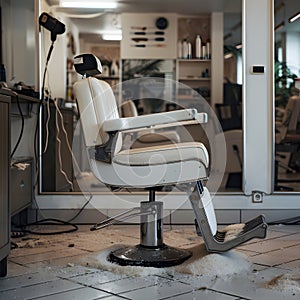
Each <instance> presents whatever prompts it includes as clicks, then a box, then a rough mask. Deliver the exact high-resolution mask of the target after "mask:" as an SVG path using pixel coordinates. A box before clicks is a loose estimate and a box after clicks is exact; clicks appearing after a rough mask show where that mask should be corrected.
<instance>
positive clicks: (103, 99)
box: [74, 78, 209, 188]
mask: <svg viewBox="0 0 300 300" xmlns="http://www.w3.org/2000/svg"><path fill="white" fill-rule="evenodd" d="M74 91H75V94H76V97H77V102H78V108H79V112H80V116H81V123H82V128H83V133H84V136H85V143H86V146H87V148H90V149H91V150H93V149H94V146H96V145H97V146H100V147H101V146H102V145H105V143H107V141H108V140H109V133H110V132H114V133H115V132H122V131H128V130H129V131H130V130H139V128H142V129H145V128H146V129H147V128H149V126H154V127H155V126H156V125H160V124H163V126H164V127H167V126H170V125H169V123H172V125H173V126H174V124H176V125H179V124H181V122H186V121H188V122H194V123H195V122H205V121H206V120H207V116H206V114H201V113H200V114H199V113H198V112H197V111H196V110H195V109H186V110H178V111H172V112H167V113H157V114H153V115H143V116H136V117H130V118H119V114H118V110H117V105H116V101H115V98H114V95H113V92H112V90H111V88H110V86H109V85H108V84H107V83H105V82H103V81H100V80H98V79H96V78H87V79H82V80H80V81H78V82H77V83H76V84H75V86H74ZM119 136H121V134H119ZM121 142H122V139H121V138H120V137H119V140H118V145H117V146H116V147H115V149H114V151H113V153H111V161H110V162H109V161H101V160H99V159H98V160H97V159H96V158H94V157H93V156H91V157H90V158H89V160H90V164H91V169H92V171H93V173H94V175H95V176H96V177H97V178H98V179H99V180H100V181H101V182H103V183H104V184H106V185H108V186H117V187H120V188H122V187H123V188H124V187H125V188H147V187H153V186H164V185H176V184H177V183H184V182H195V181H197V180H199V179H205V178H207V176H208V169H209V157H208V152H207V150H206V148H205V146H204V145H203V144H202V143H198V142H189V143H176V144H174V143H173V144H168V145H163V146H148V147H144V148H137V149H122V150H121V145H120V143H121ZM103 149H104V150H105V148H103ZM93 151H94V150H93ZM89 154H90V152H89Z"/></svg>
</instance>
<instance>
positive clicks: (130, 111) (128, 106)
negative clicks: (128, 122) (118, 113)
mask: <svg viewBox="0 0 300 300" xmlns="http://www.w3.org/2000/svg"><path fill="white" fill-rule="evenodd" d="M122 112H123V117H125V118H127V117H136V116H137V115H138V111H137V109H136V106H135V104H134V102H133V101H132V100H128V101H125V102H124V103H123V104H122Z"/></svg>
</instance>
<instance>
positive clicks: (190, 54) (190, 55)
mask: <svg viewBox="0 0 300 300" xmlns="http://www.w3.org/2000/svg"><path fill="white" fill-rule="evenodd" d="M187 58H188V59H191V58H192V44H191V43H188V55H187Z"/></svg>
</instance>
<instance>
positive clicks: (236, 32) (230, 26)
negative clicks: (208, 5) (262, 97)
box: [216, 11, 243, 192]
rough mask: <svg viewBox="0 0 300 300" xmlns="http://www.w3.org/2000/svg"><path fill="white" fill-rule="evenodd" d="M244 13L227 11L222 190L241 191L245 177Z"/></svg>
mask: <svg viewBox="0 0 300 300" xmlns="http://www.w3.org/2000/svg"><path fill="white" fill-rule="evenodd" d="M242 68H243V66H242V13H241V11H240V12H237V13H225V14H224V89H223V93H224V94H223V101H222V103H218V104H216V112H217V115H218V118H219V120H220V123H221V125H222V128H223V131H224V136H225V140H226V146H227V163H226V169H225V174H224V178H223V182H222V185H221V188H220V192H241V191H242V177H243V127H242V103H243V99H242Z"/></svg>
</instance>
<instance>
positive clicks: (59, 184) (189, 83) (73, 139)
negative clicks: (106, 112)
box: [40, 0, 243, 193]
mask: <svg viewBox="0 0 300 300" xmlns="http://www.w3.org/2000/svg"><path fill="white" fill-rule="evenodd" d="M40 2H41V3H42V4H43V6H42V9H45V10H46V11H50V12H51V13H53V14H54V15H55V17H57V18H58V19H59V20H60V21H62V22H64V23H65V24H66V34H65V35H63V36H61V37H60V39H59V46H58V45H57V46H56V47H59V49H60V50H61V51H60V54H59V55H58V56H59V58H58V59H57V57H53V58H52V62H51V64H52V65H55V66H60V67H61V66H62V67H63V68H64V70H63V74H64V76H65V77H64V76H63V77H62V78H59V79H58V78H57V69H56V70H54V71H53V70H51V68H52V69H53V68H54V69H55V68H56V67H53V66H52V67H51V66H50V68H49V73H48V77H49V86H50V87H51V95H52V96H53V98H55V99H56V100H55V101H52V100H50V101H49V102H48V103H47V107H45V109H44V110H43V114H42V124H43V126H42V145H43V152H44V153H43V158H42V168H41V170H42V180H41V182H42V187H41V191H42V192H51V193H52V192H57V193H60V192H81V191H82V189H83V188H82V187H83V186H84V190H85V191H86V190H89V191H92V192H109V190H108V188H106V186H105V185H104V184H102V183H100V182H99V181H98V180H97V179H96V178H95V177H94V175H93V174H92V172H91V169H90V165H89V160H88V157H87V154H86V149H85V146H84V140H83V137H82V128H81V125H80V123H78V120H79V117H80V115H79V113H78V111H77V109H76V99H75V97H74V94H73V88H72V86H73V83H74V82H75V81H77V80H78V78H79V77H78V75H77V74H76V73H75V72H74V68H73V57H74V55H76V54H79V53H93V54H94V55H96V56H97V57H98V58H99V59H100V60H101V62H102V64H103V73H102V75H100V76H99V79H101V80H105V81H106V82H108V83H109V84H110V85H111V86H112V87H113V88H114V92H115V97H116V99H117V104H118V107H119V113H120V114H121V115H123V116H130V114H129V115H128V111H130V113H131V114H132V113H133V112H134V113H135V114H149V113H157V112H164V111H171V110H174V109H179V108H181V107H187V108H191V107H196V108H197V109H198V110H199V111H201V110H202V109H203V106H202V105H201V104H200V103H199V101H198V102H197V101H196V98H197V97H195V96H194V93H196V94H197V93H199V94H200V95H201V96H202V97H203V99H205V101H206V102H205V103H206V104H207V105H210V107H211V109H212V110H213V111H214V112H215V113H216V115H217V117H218V119H219V121H220V124H221V128H219V127H218V126H215V128H218V129H220V130H223V131H224V135H225V140H226V145H227V164H226V168H225V176H224V178H223V180H222V182H221V185H220V189H219V191H222V192H232V191H237V192H242V172H243V147H242V140H243V138H242V134H243V130H242V109H241V107H242V92H241V91H242V78H241V74H242V59H241V57H242V50H241V41H242V34H241V32H242V30H241V27H242V16H241V3H240V2H241V1H240V0H236V1H235V2H236V3H239V5H234V7H231V8H230V9H226V10H225V6H224V7H223V6H222V5H223V4H222V5H221V6H222V7H221V8H220V10H221V11H222V10H224V14H223V15H222V18H223V20H224V24H222V27H223V33H221V35H220V36H219V37H223V38H224V41H223V43H222V46H221V47H223V44H224V51H222V48H220V49H221V52H224V60H222V59H221V61H222V64H224V76H223V80H222V78H221V80H220V79H218V76H216V74H212V69H213V68H212V65H213V64H214V63H215V62H214V60H213V57H211V56H210V55H205V56H204V57H202V58H201V59H199V58H196V57H195V54H196V53H195V50H196V49H195V48H196V47H195V38H196V35H197V34H199V33H200V34H202V47H204V48H203V51H208V52H209V51H211V50H212V49H214V45H212V42H213V39H212V37H211V30H212V28H211V17H210V12H212V11H214V8H213V7H210V11H209V12H208V11H205V10H203V12H202V13H200V14H199V15H195V14H194V12H193V15H191V18H190V15H189V14H184V15H183V17H181V19H180V22H178V26H179V27H180V26H183V27H182V28H177V29H178V36H177V37H176V39H178V40H180V42H183V41H184V40H185V39H187V40H188V41H189V42H190V43H191V47H192V50H193V53H192V59H183V58H182V57H177V58H172V59H155V58H154V59H147V60H146V59H142V58H139V57H137V58H136V59H123V58H122V57H121V47H120V42H119V41H105V40H104V39H103V37H102V38H101V37H100V36H99V28H100V29H103V28H106V29H107V28H108V27H109V29H112V28H113V29H115V30H118V31H120V30H121V29H122V26H121V17H120V14H117V13H111V12H106V13H104V14H95V12H93V11H89V13H85V15H84V16H83V15H81V16H79V14H78V11H72V13H67V12H66V10H64V9H61V8H59V7H57V1H56V0H40ZM138 13H139V12H137V14H138ZM88 17H90V18H88ZM107 24H108V25H107ZM194 24H197V26H194ZM199 24H200V25H199ZM198 25H199V26H198ZM106 26H108V27H106ZM212 27H213V26H212ZM141 28H142V29H139V30H141V31H143V30H144V27H141ZM186 28H190V29H191V28H192V29H191V30H190V31H189V30H186ZM90 30H91V31H90ZM97 30H98V31H97ZM89 31H90V33H88V32H89ZM199 31H200V32H199ZM43 35H44V37H45V39H44V40H43V39H42V52H44V53H46V49H47V47H48V46H49V41H48V36H46V35H45V33H43V32H42V36H43ZM149 49H150V48H149ZM54 52H55V51H54ZM64 53H65V54H64ZM44 56H45V54H44ZM54 56H55V54H54ZM221 57H222V56H221ZM42 61H43V58H42ZM216 69H217V68H215V70H216ZM222 69H223V68H222ZM215 72H216V71H215ZM145 76H147V77H158V78H164V79H170V80H175V81H176V80H177V81H179V82H180V85H177V86H176V85H175V87H173V90H172V93H173V94H172V95H173V98H172V100H173V102H170V101H169V102H166V101H162V99H164V98H163V97H164V96H165V95H159V94H158V92H160V90H159V89H158V91H157V90H155V89H154V88H152V87H151V86H150V85H149V86H144V87H142V88H140V87H139V88H138V89H137V88H136V87H131V88H130V89H128V88H127V89H126V90H122V89H120V88H119V87H120V85H119V84H120V83H122V82H124V81H127V80H129V79H137V78H139V77H145ZM216 78H217V79H216ZM62 85H63V87H61V86H62ZM56 86H59V88H56ZM215 86H219V87H221V86H222V88H221V90H222V93H220V97H218V99H216V97H214V96H213V93H214V90H213V87H215ZM168 88H169V89H170V86H169V87H168ZM57 90H59V91H62V92H59V93H57ZM167 90H168V89H167ZM150 92H151V93H150ZM145 94H146V95H148V96H145ZM199 94H198V95H199ZM177 96H178V97H179V98H180V101H181V103H176V101H175V103H174V99H177V98H176V97H177ZM128 100H134V101H133V104H134V106H133V108H132V107H131V108H130V109H128V107H127V108H126V107H125V106H124V107H123V104H124V103H125V102H126V101H128ZM126 103H127V102H126ZM127 104H128V103H127ZM57 107H58V108H60V113H58V112H57ZM49 129H50V130H49ZM185 130H187V132H188V136H191V137H192V138H193V139H194V140H197V141H202V140H205V139H206V138H207V137H205V133H203V132H200V131H199V130H198V129H197V128H196V127H195V126H186V129H185ZM178 135H180V130H178V132H174V131H173V132H172V134H171V136H172V138H171V139H170V140H171V141H173V139H178ZM164 138H165V137H164ZM146 139H147V138H146ZM179 139H181V140H185V136H184V134H181V136H180V137H179ZM144 142H145V137H143V138H141V139H139V140H138V141H137V142H136V143H135V146H137V145H141V143H144ZM213 144H214V145H218V144H220V145H223V144H224V140H223V139H222V135H218V134H216V137H215V140H214V142H213ZM69 145H71V148H72V149H71V150H72V151H73V155H72V154H71V153H70V149H69ZM208 148H210V147H209V145H208ZM217 159H218V158H216V161H217ZM224 161H226V159H224V160H223V163H224ZM218 180H219V178H218Z"/></svg>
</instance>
